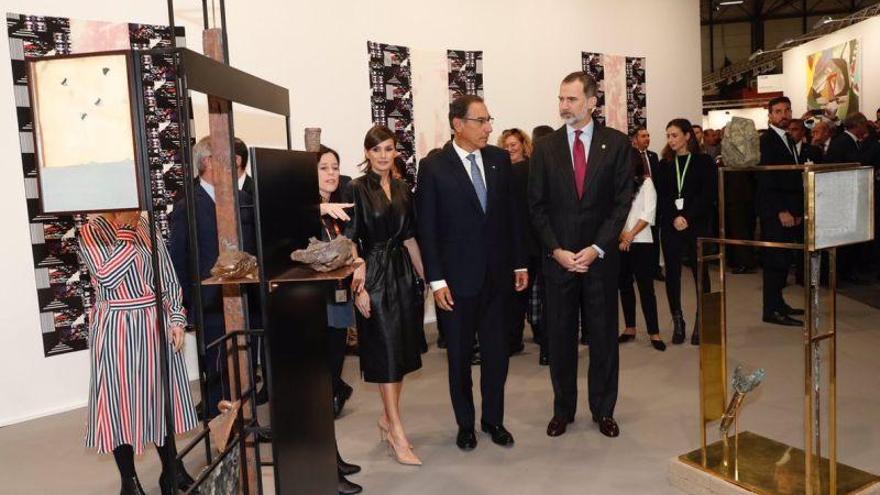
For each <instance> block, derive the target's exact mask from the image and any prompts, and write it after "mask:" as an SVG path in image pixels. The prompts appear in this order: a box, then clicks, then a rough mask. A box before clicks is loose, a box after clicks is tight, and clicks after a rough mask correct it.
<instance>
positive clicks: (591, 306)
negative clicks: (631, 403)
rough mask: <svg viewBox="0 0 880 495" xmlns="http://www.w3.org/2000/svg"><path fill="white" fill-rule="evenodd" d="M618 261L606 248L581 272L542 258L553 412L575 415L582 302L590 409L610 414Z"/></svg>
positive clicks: (616, 366)
mask: <svg viewBox="0 0 880 495" xmlns="http://www.w3.org/2000/svg"><path fill="white" fill-rule="evenodd" d="M549 264H552V265H550V266H548V265H549ZM619 266H620V260H619V256H618V255H617V253H608V252H606V253H605V258H604V259H597V260H596V261H595V262H594V263H593V265H591V267H590V270H589V271H588V272H587V273H584V274H572V273H568V272H561V269H560V268H559V266H558V265H557V264H556V261H555V260H553V259H547V260H546V261H545V265H544V282H545V286H546V292H545V294H546V300H545V302H546V306H545V309H546V311H545V312H544V321H545V322H546V329H547V344H548V347H547V350H548V353H549V358H550V379H551V381H552V382H553V396H554V399H553V415H554V416H559V417H562V418H567V419H574V416H575V413H576V412H577V393H578V392H577V371H578V318H579V316H580V315H581V308H583V309H584V310H585V311H584V314H585V316H586V321H585V323H586V325H585V326H586V327H588V328H589V329H590V347H589V352H590V364H589V369H588V371H587V385H588V394H587V395H588V400H589V404H590V412H591V413H592V414H593V415H594V416H599V417H603V416H613V415H614V407H615V405H616V404H617V385H618V376H619V371H620V370H619V367H620V358H619V354H618V345H617V320H618V316H617V278H618V269H619ZM551 270H552V274H551Z"/></svg>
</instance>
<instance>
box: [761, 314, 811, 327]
mask: <svg viewBox="0 0 880 495" xmlns="http://www.w3.org/2000/svg"><path fill="white" fill-rule="evenodd" d="M763 320H764V322H766V323H772V324H774V325H783V326H786V327H802V326H804V322H802V321H800V320H795V319H794V318H792V317H791V316H788V315H784V314H782V313H780V312H779V311H774V312H772V313H770V314H769V315H764V318H763Z"/></svg>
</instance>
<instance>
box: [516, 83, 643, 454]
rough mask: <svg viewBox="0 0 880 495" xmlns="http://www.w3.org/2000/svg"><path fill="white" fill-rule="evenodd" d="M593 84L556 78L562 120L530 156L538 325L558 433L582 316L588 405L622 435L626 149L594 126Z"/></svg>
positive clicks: (628, 188) (570, 416)
mask: <svg viewBox="0 0 880 495" xmlns="http://www.w3.org/2000/svg"><path fill="white" fill-rule="evenodd" d="M596 89H597V88H596V81H595V79H593V78H592V77H591V76H589V75H587V74H585V73H583V72H574V73H572V74H569V75H568V76H566V77H565V79H563V80H562V84H561V85H560V88H559V115H560V116H561V117H562V118H563V120H565V123H566V125H564V126H563V127H561V128H559V129H558V130H556V131H555V132H554V133H553V134H551V135H549V136H547V137H545V138H544V139H542V140H541V141H540V142H539V143H538V145H537V147H536V149H535V151H534V153H533V156H532V161H531V166H532V169H531V173H530V174H529V208H530V211H531V215H532V224H533V226H534V228H535V230H536V231H537V233H538V236H539V238H540V239H541V244H542V248H543V249H544V252H545V253H546V254H547V256H546V257H545V259H544V279H545V281H546V293H545V295H546V304H547V305H546V310H547V311H546V313H545V314H546V316H547V320H546V327H547V340H548V343H549V351H550V378H551V380H552V382H553V394H554V404H553V419H551V420H550V424H549V425H548V427H547V434H548V435H550V436H554V437H555V436H559V435H562V434H563V433H565V429H566V426H567V425H568V424H569V423H571V422H573V421H574V417H575V412H576V409H577V360H578V342H577V324H578V315H579V314H580V312H581V308H585V310H586V311H585V314H586V316H587V317H588V319H589V322H588V324H587V326H588V327H589V329H590V368H589V372H588V384H589V404H590V412H591V413H592V415H593V421H595V422H597V423H598V424H599V430H600V431H601V432H602V434H604V435H606V436H609V437H616V436H617V435H619V434H620V429H619V427H618V425H617V422H616V421H615V420H614V407H615V404H616V402H617V385H618V374H619V355H618V347H617V332H618V329H617V320H618V311H617V279H618V270H619V264H620V263H619V255H618V238H619V236H620V232H621V230H623V226H624V223H625V222H626V217H627V215H628V213H629V208H630V204H631V203H632V199H633V168H632V145H631V144H630V142H629V140H628V139H627V137H626V135H624V134H622V133H621V132H619V131H616V130H614V129H611V128H609V127H604V126H600V125H598V124H596V123H595V122H593V120H592V118H591V114H592V111H593V108H595V106H596Z"/></svg>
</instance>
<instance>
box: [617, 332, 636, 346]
mask: <svg viewBox="0 0 880 495" xmlns="http://www.w3.org/2000/svg"><path fill="white" fill-rule="evenodd" d="M632 340H636V334H634V333H622V334H620V335H618V336H617V343H618V344H623V343H625V342H630V341H632Z"/></svg>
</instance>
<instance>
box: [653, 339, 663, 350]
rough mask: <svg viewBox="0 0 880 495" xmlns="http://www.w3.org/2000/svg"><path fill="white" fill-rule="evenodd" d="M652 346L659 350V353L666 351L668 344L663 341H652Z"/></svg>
mask: <svg viewBox="0 0 880 495" xmlns="http://www.w3.org/2000/svg"><path fill="white" fill-rule="evenodd" d="M651 345H652V346H654V349H657V350H658V351H665V350H666V343H665V342H663V341H662V340H654V339H651Z"/></svg>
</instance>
